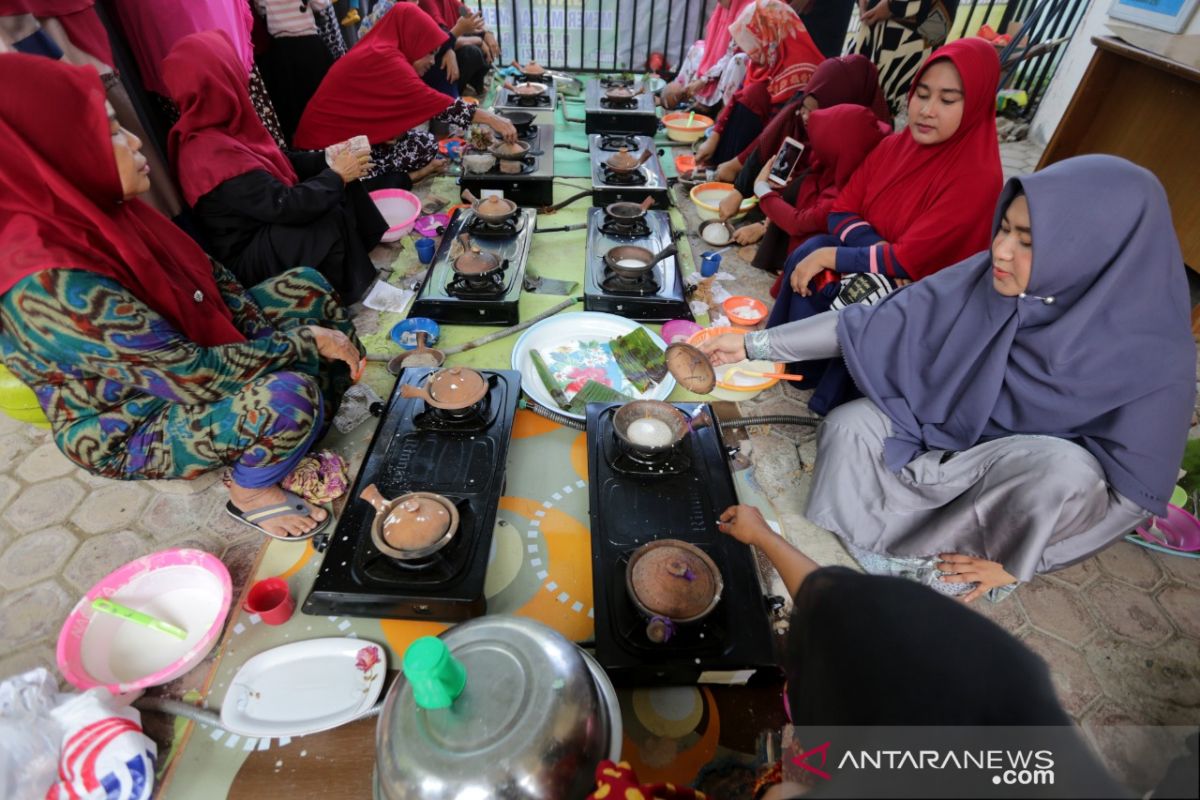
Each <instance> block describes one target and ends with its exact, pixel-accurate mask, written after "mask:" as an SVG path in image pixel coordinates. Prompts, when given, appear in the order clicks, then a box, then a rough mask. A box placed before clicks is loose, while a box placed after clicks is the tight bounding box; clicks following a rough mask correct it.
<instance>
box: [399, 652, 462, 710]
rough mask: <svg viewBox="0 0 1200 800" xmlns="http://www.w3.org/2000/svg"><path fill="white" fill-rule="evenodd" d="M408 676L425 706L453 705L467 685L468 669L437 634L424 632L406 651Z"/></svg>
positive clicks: (405, 664) (415, 698)
mask: <svg viewBox="0 0 1200 800" xmlns="http://www.w3.org/2000/svg"><path fill="white" fill-rule="evenodd" d="M403 669H404V677H405V678H407V679H408V682H409V683H410V684H411V685H412V688H413V699H414V700H415V701H416V703H417V705H418V706H420V707H421V708H430V709H432V708H449V707H450V706H451V705H452V704H453V703H454V700H455V698H457V697H458V696H459V695H460V694H462V690H463V687H465V686H466V685H467V671H466V669H464V668H463V665H462V663H461V662H460V661H459V660H458V659H457V658H455V657H454V656H453V655H452V654H451V653H450V648H448V647H446V643H445V642H443V641H442V640H441V639H439V638H437V637H436V636H422V637H421V638H419V639H417V640H416V641H414V642H413V643H412V644H411V645H409V646H408V650H407V651H405V653H404V667H403Z"/></svg>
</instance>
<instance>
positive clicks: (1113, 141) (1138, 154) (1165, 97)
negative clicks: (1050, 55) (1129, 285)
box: [1038, 36, 1200, 272]
mask: <svg viewBox="0 0 1200 800" xmlns="http://www.w3.org/2000/svg"><path fill="white" fill-rule="evenodd" d="M1092 42H1093V44H1095V45H1096V53H1095V55H1093V56H1092V62H1091V64H1089V65H1088V69H1087V73H1086V74H1085V75H1084V76H1083V80H1082V81H1081V82H1080V84H1079V87H1078V88H1077V89H1076V90H1075V96H1074V97H1073V98H1072V99H1071V104H1070V105H1069V106H1068V107H1067V113H1066V114H1065V115H1064V116H1063V118H1062V121H1061V122H1060V123H1059V124H1058V129H1057V130H1055V132H1054V136H1053V138H1051V140H1050V144H1049V145H1048V146H1047V147H1046V150H1045V152H1044V153H1043V154H1042V160H1041V162H1040V163H1039V164H1038V169H1041V168H1042V167H1044V166H1046V165H1048V164H1053V163H1054V162H1055V161H1061V160H1063V159H1064V158H1070V157H1071V156H1077V155H1082V154H1084V153H1110V154H1112V155H1117V156H1122V157H1124V158H1127V159H1129V160H1130V161H1133V162H1134V163H1136V164H1140V165H1141V166H1143V167H1145V168H1146V169H1148V170H1150V171H1151V172H1153V173H1154V174H1155V175H1157V176H1158V179H1159V180H1160V181H1162V184H1163V186H1164V187H1166V190H1167V197H1168V198H1169V199H1170V201H1171V214H1172V216H1173V217H1174V220H1175V232H1176V233H1177V234H1178V236H1179V243H1180V245H1181V246H1182V247H1183V260H1184V263H1186V264H1187V265H1188V266H1189V267H1190V268H1191V269H1193V270H1196V271H1197V272H1200V70H1197V69H1196V68H1194V67H1190V66H1188V65H1186V64H1181V63H1179V62H1178V61H1172V60H1171V59H1168V58H1163V57H1162V56H1159V55H1157V54H1155V53H1152V52H1150V51H1148V50H1142V49H1140V48H1137V47H1133V46H1132V45H1129V44H1126V43H1125V42H1124V41H1122V40H1120V39H1117V38H1115V37H1112V36H1096V37H1093V38H1092Z"/></svg>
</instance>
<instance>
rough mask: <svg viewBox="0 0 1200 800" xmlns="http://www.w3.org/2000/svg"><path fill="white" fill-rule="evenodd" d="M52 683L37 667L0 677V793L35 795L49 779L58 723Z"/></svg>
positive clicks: (41, 794) (40, 793) (54, 759)
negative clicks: (52, 713)
mask: <svg viewBox="0 0 1200 800" xmlns="http://www.w3.org/2000/svg"><path fill="white" fill-rule="evenodd" d="M57 702H58V684H57V683H56V682H55V680H54V677H53V676H52V675H51V674H50V673H49V672H48V671H47V670H45V669H42V668H39V669H35V670H31V671H29V672H26V673H25V674H23V675H17V676H15V677H12V678H8V679H6V680H5V681H3V682H0V797H5V798H14V799H15V800H24V798H30V799H31V800H32V798H41V797H44V796H45V794H46V789H47V788H49V787H50V786H52V785H53V784H54V780H55V773H56V772H57V771H58V752H59V749H60V748H61V745H62V734H63V731H62V728H61V727H60V726H59V724H58V722H57V721H55V719H54V718H53V717H52V716H51V713H50V712H51V711H52V709H53V708H54V706H55V704H56V703H57Z"/></svg>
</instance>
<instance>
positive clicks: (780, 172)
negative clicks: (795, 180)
mask: <svg viewBox="0 0 1200 800" xmlns="http://www.w3.org/2000/svg"><path fill="white" fill-rule="evenodd" d="M802 155H804V143H803V142H798V141H796V140H795V139H793V138H792V137H790V136H789V137H787V138H786V139H784V140H783V144H782V145H780V147H779V152H778V153H776V154H775V161H774V163H772V164H771V174H770V175H768V176H767V180H768V181H769V182H771V183H772V184H774V185H775V186H786V185H787V182H788V181H790V180H791V179H792V173H793V172H795V170H796V165H797V164H799V163H800V156H802Z"/></svg>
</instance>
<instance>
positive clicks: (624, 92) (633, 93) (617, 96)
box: [604, 85, 646, 100]
mask: <svg viewBox="0 0 1200 800" xmlns="http://www.w3.org/2000/svg"><path fill="white" fill-rule="evenodd" d="M644 91H646V87H645V85H642V86H639V87H638V88H637V89H631V88H630V87H628V86H613V87H611V88H609V89H605V91H604V97H605V98H606V99H608V100H631V99H633V98H634V97H637V96H638V95H639V94H641V93H642V92H644Z"/></svg>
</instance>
